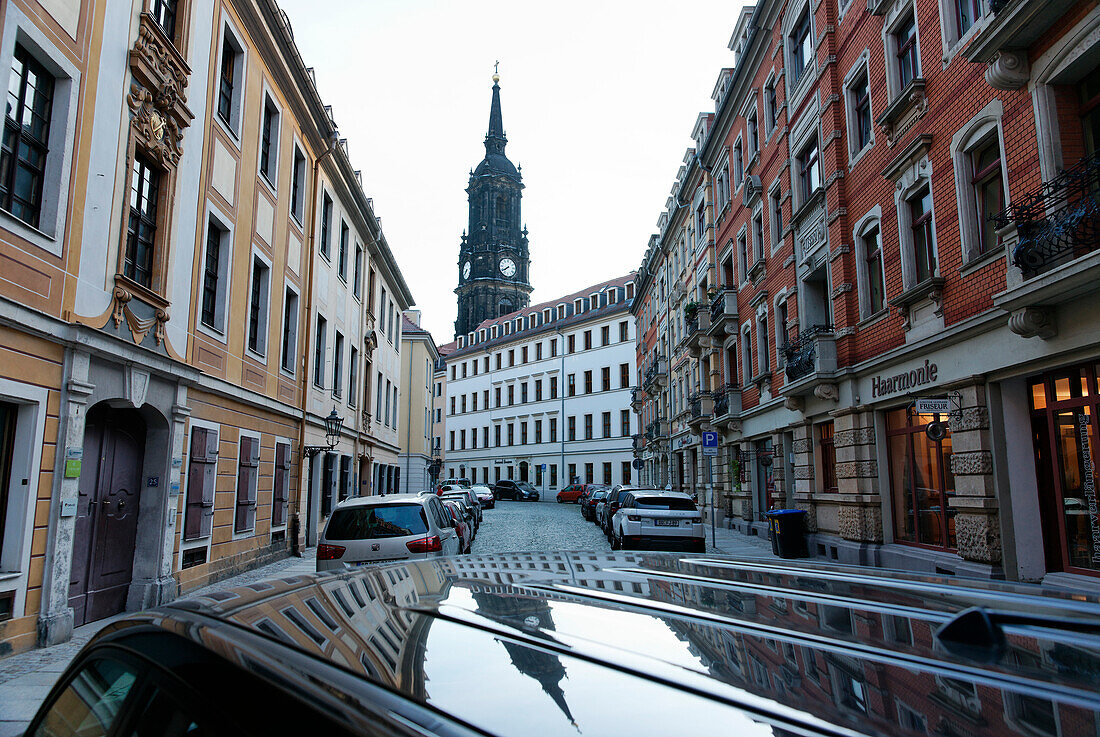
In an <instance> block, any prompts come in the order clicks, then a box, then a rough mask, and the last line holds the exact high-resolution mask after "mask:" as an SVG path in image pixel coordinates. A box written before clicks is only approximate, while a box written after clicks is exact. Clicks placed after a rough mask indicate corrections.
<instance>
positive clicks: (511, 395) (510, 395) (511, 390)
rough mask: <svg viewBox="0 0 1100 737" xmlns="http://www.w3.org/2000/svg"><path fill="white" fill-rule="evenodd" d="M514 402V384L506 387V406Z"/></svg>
mask: <svg viewBox="0 0 1100 737" xmlns="http://www.w3.org/2000/svg"><path fill="white" fill-rule="evenodd" d="M515 403H516V387H515V385H514V384H512V385H510V386H509V387H508V406H509V407H511V406H512V405H513V404H515Z"/></svg>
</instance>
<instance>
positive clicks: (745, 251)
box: [737, 228, 749, 282]
mask: <svg viewBox="0 0 1100 737" xmlns="http://www.w3.org/2000/svg"><path fill="white" fill-rule="evenodd" d="M737 271H738V275H739V276H740V278H741V281H743V282H744V281H748V278H749V237H748V231H747V230H745V229H744V228H742V229H741V232H740V233H738V234H737Z"/></svg>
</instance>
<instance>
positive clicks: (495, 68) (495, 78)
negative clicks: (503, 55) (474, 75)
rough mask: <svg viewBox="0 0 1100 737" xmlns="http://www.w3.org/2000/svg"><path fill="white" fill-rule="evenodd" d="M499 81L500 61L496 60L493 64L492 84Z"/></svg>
mask: <svg viewBox="0 0 1100 737" xmlns="http://www.w3.org/2000/svg"><path fill="white" fill-rule="evenodd" d="M499 81H500V60H499V59H497V62H496V64H493V83H494V84H496V83H497V82H499Z"/></svg>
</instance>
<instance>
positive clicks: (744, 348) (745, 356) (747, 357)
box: [741, 325, 752, 384]
mask: <svg viewBox="0 0 1100 737" xmlns="http://www.w3.org/2000/svg"><path fill="white" fill-rule="evenodd" d="M741 353H742V358H741V373H742V374H743V377H742V378H743V380H744V381H743V383H745V384H748V383H749V382H751V381H752V333H751V331H750V330H749V327H748V326H747V325H746V326H745V327H744V328H743V330H742V332H741Z"/></svg>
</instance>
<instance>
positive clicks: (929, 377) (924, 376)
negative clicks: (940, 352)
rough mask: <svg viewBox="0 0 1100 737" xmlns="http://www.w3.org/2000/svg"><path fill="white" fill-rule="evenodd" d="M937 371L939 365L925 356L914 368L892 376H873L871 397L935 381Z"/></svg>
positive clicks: (938, 370) (876, 397) (907, 389)
mask: <svg viewBox="0 0 1100 737" xmlns="http://www.w3.org/2000/svg"><path fill="white" fill-rule="evenodd" d="M939 372H940V369H939V367H938V366H937V365H936V364H934V363H932V362H930V361H929V360H928V359H927V358H926V359H925V360H924V365H923V366H918V367H917V368H915V369H910V370H909V371H902V372H901V373H898V374H893V375H892V376H875V377H873V378H872V379H871V398H872V399H878V398H880V397H885V396H886V395H887V394H894V393H896V392H904V391H911V390H913V389H916V388H917V387H921V386H924V385H925V384H932V383H935V381H936V378H937V377H938V376H939Z"/></svg>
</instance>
